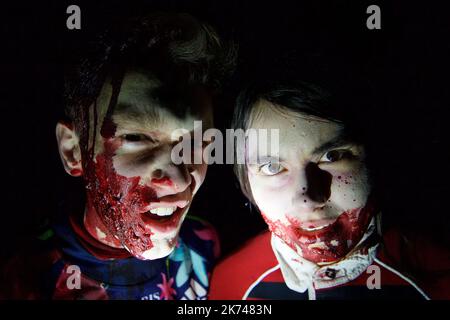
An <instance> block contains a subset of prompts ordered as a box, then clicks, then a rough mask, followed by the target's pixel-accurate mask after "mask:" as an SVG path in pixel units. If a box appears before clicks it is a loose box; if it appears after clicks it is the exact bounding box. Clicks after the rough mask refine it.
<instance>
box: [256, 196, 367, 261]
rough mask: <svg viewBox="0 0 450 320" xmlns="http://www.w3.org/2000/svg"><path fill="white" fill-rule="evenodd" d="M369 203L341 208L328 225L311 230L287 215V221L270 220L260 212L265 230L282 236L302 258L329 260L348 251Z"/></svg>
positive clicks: (362, 225)
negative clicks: (360, 206) (339, 213)
mask: <svg viewBox="0 0 450 320" xmlns="http://www.w3.org/2000/svg"><path fill="white" fill-rule="evenodd" d="M373 212H374V210H373V207H372V206H371V205H370V204H368V205H366V206H365V207H363V208H356V209H352V210H349V211H346V212H343V213H342V214H341V215H339V217H338V218H337V219H336V220H335V221H334V222H333V223H331V224H330V225H328V226H326V227H324V228H322V229H319V230H314V231H307V230H305V229H303V228H302V227H301V226H300V225H301V223H299V221H298V220H296V219H292V218H291V219H289V222H290V223H289V224H285V223H283V222H281V221H279V220H278V221H271V220H269V219H268V218H267V217H266V216H265V214H264V213H262V216H263V218H264V220H265V221H266V223H267V225H268V226H269V230H270V231H271V232H272V233H274V234H275V235H276V236H277V237H279V238H280V239H282V240H283V241H284V242H285V243H286V244H287V245H289V246H290V247H291V248H292V249H293V250H294V251H296V252H297V253H299V254H300V255H301V256H302V257H303V258H305V259H306V260H309V261H313V262H316V263H324V262H333V261H336V260H338V259H340V258H342V257H344V256H345V255H346V254H347V253H349V252H350V251H351V250H352V249H353V248H354V247H355V245H356V244H357V243H358V242H359V240H360V239H361V238H362V236H363V234H364V233H365V231H366V229H367V227H368V225H369V223H370V220H371V218H372V217H373Z"/></svg>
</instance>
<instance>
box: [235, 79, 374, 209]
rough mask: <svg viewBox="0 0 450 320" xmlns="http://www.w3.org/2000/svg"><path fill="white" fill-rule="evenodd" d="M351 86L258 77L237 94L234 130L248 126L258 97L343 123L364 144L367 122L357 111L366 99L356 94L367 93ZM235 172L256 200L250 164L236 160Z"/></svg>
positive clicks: (248, 195) (346, 133)
mask: <svg viewBox="0 0 450 320" xmlns="http://www.w3.org/2000/svg"><path fill="white" fill-rule="evenodd" d="M348 89H349V88H347V89H346V90H340V91H339V90H337V91H331V90H325V89H324V88H323V87H322V86H319V85H316V84H312V83H308V82H303V81H291V80H290V81H286V82H283V81H280V82H279V83H275V81H274V80H269V81H259V82H256V83H253V84H252V85H249V86H247V87H246V88H245V89H243V90H242V91H241V92H240V94H239V95H238V98H237V100H236V106H235V111H234V115H233V120H232V125H231V126H232V128H233V129H234V130H237V129H242V130H244V131H245V130H247V129H248V127H249V125H250V121H251V116H252V110H253V109H254V107H255V106H256V104H257V103H258V101H261V100H265V101H267V102H270V103H271V104H273V105H275V106H278V107H280V108H285V109H287V110H290V111H294V112H298V113H302V114H305V115H309V116H313V117H319V118H322V119H326V120H329V121H332V122H336V123H339V124H342V126H343V130H344V134H345V135H346V136H348V137H351V139H353V140H354V141H357V142H358V143H363V144H365V142H366V139H365V137H366V135H365V132H364V130H363V128H364V125H363V126H361V125H360V124H361V121H360V115H361V114H360V111H358V110H361V109H364V108H361V103H364V102H362V101H361V99H359V98H357V97H361V96H364V95H361V92H359V94H358V92H356V91H353V90H348ZM235 145H236V144H235ZM235 154H237V153H235ZM234 172H235V174H236V177H237V179H238V181H239V184H240V186H241V189H242V192H243V193H244V194H245V195H246V197H247V198H248V199H249V200H250V201H252V202H253V203H254V199H253V196H252V193H251V190H250V186H249V183H248V178H247V165H246V164H238V163H237V161H235V165H234Z"/></svg>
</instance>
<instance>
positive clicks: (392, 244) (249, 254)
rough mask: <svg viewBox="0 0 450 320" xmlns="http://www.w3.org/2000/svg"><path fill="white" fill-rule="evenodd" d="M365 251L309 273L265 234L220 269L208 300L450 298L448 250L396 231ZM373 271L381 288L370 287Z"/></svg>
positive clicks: (230, 258) (218, 267)
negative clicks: (409, 237) (290, 260)
mask: <svg viewBox="0 0 450 320" xmlns="http://www.w3.org/2000/svg"><path fill="white" fill-rule="evenodd" d="M366 247H367V248H368V249H369V250H366V251H365V252H366V253H367V255H366V256H361V254H359V255H358V254H357V255H352V257H349V258H347V257H346V258H345V259H343V260H341V262H340V263H337V264H334V265H331V266H323V267H317V266H316V267H315V268H313V269H311V268H310V267H311V266H309V267H299V266H298V264H297V265H295V264H294V265H292V264H290V263H287V262H286V261H287V260H289V258H290V257H289V253H286V252H288V250H287V251H283V250H284V249H283V244H280V241H278V240H277V239H276V238H274V236H272V234H271V233H270V232H269V231H265V232H263V233H262V234H260V235H258V236H256V237H254V238H253V239H251V240H250V241H248V242H247V243H246V244H245V245H244V246H243V247H242V248H241V249H239V250H238V251H237V252H235V253H234V254H232V255H230V256H228V257H227V258H225V259H224V260H223V261H222V262H221V263H219V265H218V266H216V268H215V269H214V271H213V275H212V281H211V289H210V295H209V299H212V300H217V299H221V300H238V299H239V300H240V299H248V300H260V299H281V300H291V299H299V300H308V299H317V300H327V299H339V300H342V299H414V300H415V299H429V298H431V299H450V251H448V250H440V249H438V248H437V247H435V246H431V245H428V244H426V242H424V241H423V239H416V241H415V242H414V241H410V240H407V238H405V237H404V236H403V235H401V234H400V233H398V232H395V231H390V232H387V233H385V234H384V236H383V238H382V239H379V238H378V240H377V243H376V245H369V246H366ZM352 259H353V261H350V260H352ZM296 261H297V260H296ZM296 267H297V269H298V270H295V268H296ZM399 267H400V268H399ZM406 267H408V270H409V271H414V275H415V276H417V277H415V278H414V277H412V275H411V274H410V273H406V272H405V270H404V269H405V268H406ZM375 272H378V273H379V276H380V279H379V280H380V282H379V288H377V287H374V286H373V285H368V283H370V284H373V283H374V282H373V276H374V273H375ZM302 273H304V275H302ZM371 277H372V278H371Z"/></svg>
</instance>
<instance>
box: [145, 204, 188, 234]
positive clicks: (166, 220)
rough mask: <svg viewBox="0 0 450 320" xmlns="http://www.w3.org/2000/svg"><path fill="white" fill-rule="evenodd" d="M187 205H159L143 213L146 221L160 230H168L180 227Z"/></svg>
mask: <svg viewBox="0 0 450 320" xmlns="http://www.w3.org/2000/svg"><path fill="white" fill-rule="evenodd" d="M187 209H188V208H187V207H183V208H180V207H176V206H173V207H159V208H154V209H151V210H148V211H145V212H142V213H141V217H142V220H143V221H144V223H146V224H148V225H149V226H151V227H152V228H153V229H155V230H157V231H159V232H168V231H170V230H172V229H173V228H176V227H178V225H179V222H180V219H181V218H182V216H183V213H184V212H186V210H187Z"/></svg>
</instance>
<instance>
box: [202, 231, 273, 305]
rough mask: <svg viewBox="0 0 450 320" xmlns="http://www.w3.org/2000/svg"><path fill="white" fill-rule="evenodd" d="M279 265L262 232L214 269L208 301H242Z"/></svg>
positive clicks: (265, 235)
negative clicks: (259, 281)
mask: <svg viewBox="0 0 450 320" xmlns="http://www.w3.org/2000/svg"><path fill="white" fill-rule="evenodd" d="M277 265H278V262H277V260H276V258H275V255H274V254H273V251H272V247H271V245H270V232H269V231H265V232H263V233H261V234H259V235H258V236H256V237H254V238H252V239H250V240H249V241H247V242H246V243H245V244H244V245H243V246H242V247H241V248H240V249H238V250H237V251H236V252H234V253H232V254H231V255H229V256H228V257H226V258H225V259H223V260H222V261H221V262H220V263H219V264H218V265H217V266H216V268H215V269H214V271H213V274H212V280H211V290H210V299H213V300H214V299H242V297H243V296H244V294H245V292H246V291H247V289H248V288H249V287H250V286H251V285H252V284H253V283H254V282H255V281H257V280H258V279H259V278H261V277H262V276H264V275H267V273H269V272H271V270H273V269H274V267H276V266H277Z"/></svg>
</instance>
